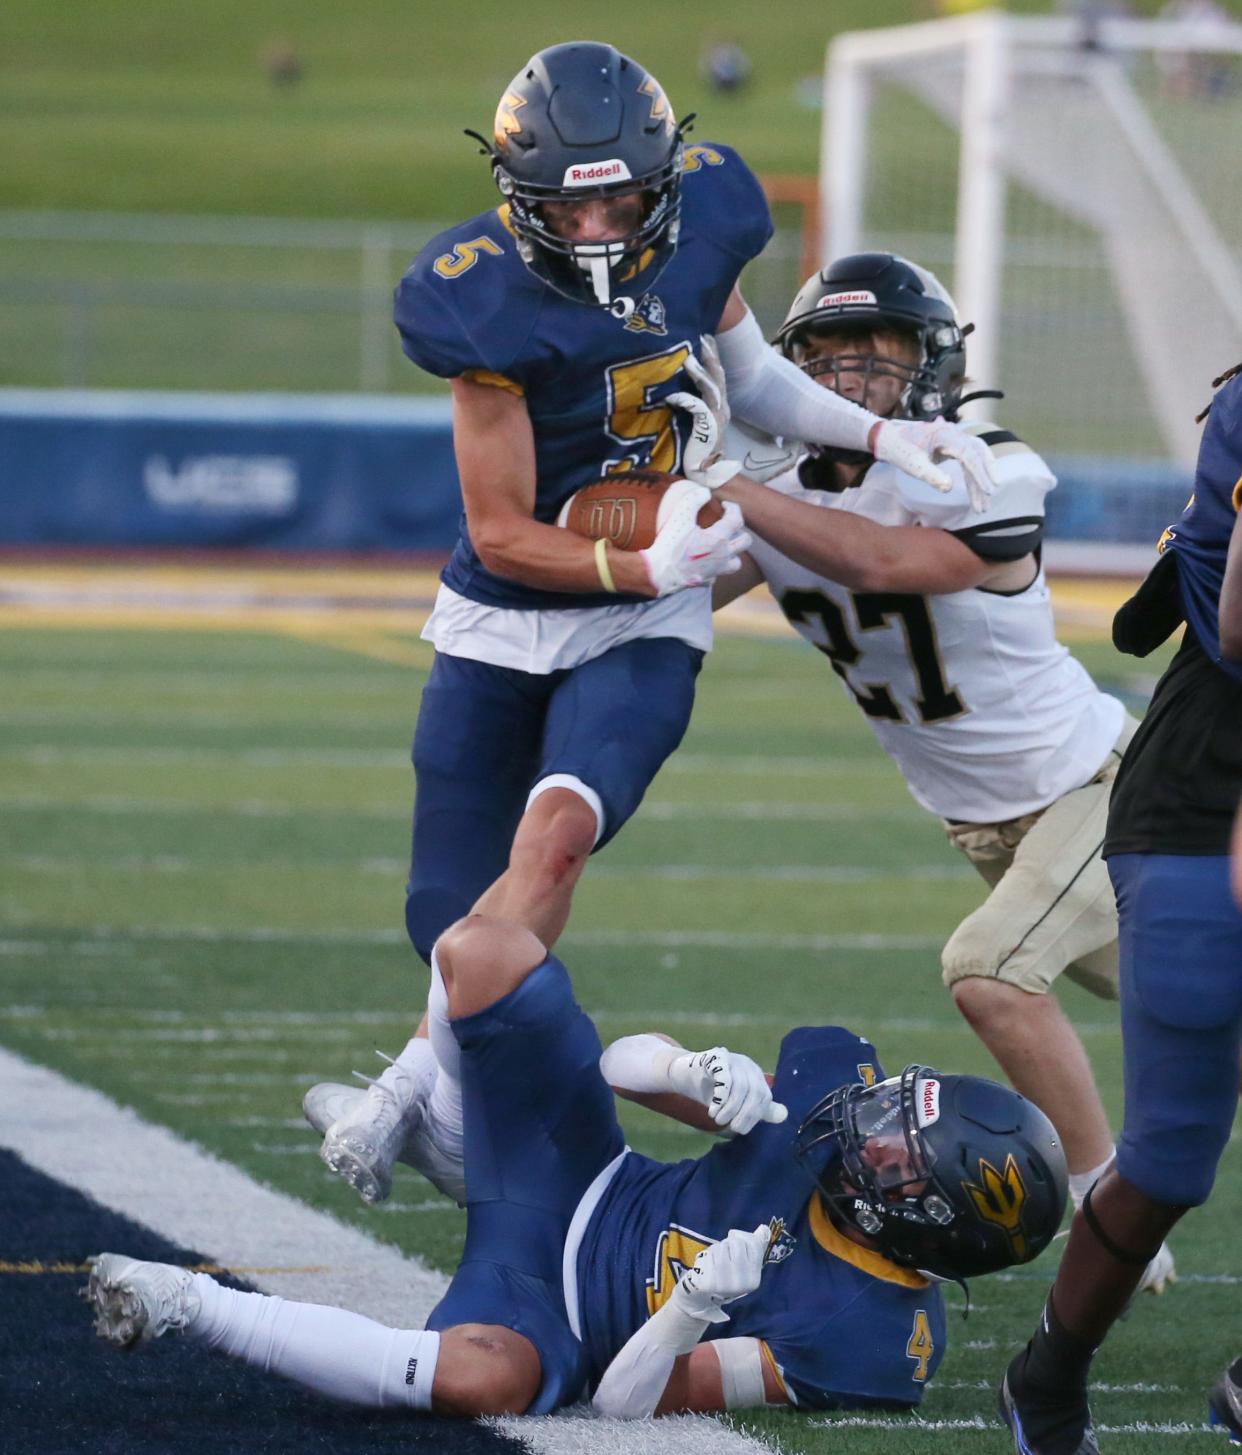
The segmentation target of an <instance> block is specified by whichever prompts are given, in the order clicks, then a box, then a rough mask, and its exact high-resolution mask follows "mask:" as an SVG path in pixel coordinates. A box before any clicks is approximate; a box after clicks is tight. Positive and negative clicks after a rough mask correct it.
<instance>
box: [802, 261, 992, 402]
mask: <svg viewBox="0 0 1242 1455" xmlns="http://www.w3.org/2000/svg"><path fill="white" fill-rule="evenodd" d="M876 328H891V329H896V330H898V331H899V332H902V333H907V334H909V335H910V336H911V337H912V338H913V340H914V341H915V344H916V347H917V351H918V362H917V363H915V364H914V365H911V366H907V365H905V364H899V363H896V362H895V361H891V360H887V359H875V358H872V357H870V356H868V355H858V354H841V355H838V356H837V357H836V358H834V359H819V360H811V361H806V359H805V354H806V345H807V342H808V340H809V338H810V337H811V335H813V334H815V333H817V332H820V331H825V332H826V331H832V332H834V333H835V332H846V333H848V332H849V331H851V330H853V329H857V330H858V331H859V332H864V331H865V332H868V333H869V332H870V331H871V330H872V329H876ZM968 332H969V329H966V330H963V329H962V328H961V326H960V325H959V324H958V321H957V309H956V307H955V305H954V303H953V299H952V298H951V297H950V296H949V294H948V292H947V291H946V290H945V288H944V287H943V285H942V284H941V283H940V281H939V279H937V278H936V276H935V274H933V273H929V272H928V271H927V269H926V268H920V267H919V266H918V265H917V264H916V263H911V262H909V261H908V260H907V259H906V258H899V257H897V256H896V255H895V254H893V253H854V254H852V255H851V256H849V257H845V258H838V259H837V260H836V262H834V263H830V264H829V265H828V267H826V268H821V269H820V271H819V272H818V273H813V274H812V275H811V277H809V278H808V279H807V280H806V282H805V283H804V284H803V285H802V287H801V288H799V289H798V292H797V295H796V297H795V298H794V301H793V302H792V303H791V304H790V306H789V312H788V313H787V314H786V315H785V322H784V323H783V324H781V327H780V330H779V332H778V333H777V335H776V339H775V343H776V345H777V347H778V348H779V349H780V351H781V352H782V353H783V354H784V355H785V357H786V358H787V359H792V360H793V362H794V363H795V364H797V365H798V366H799V367H800V368H803V369H805V370H806V372H807V373H808V374H811V375H816V374H823V373H830V372H832V371H834V370H837V369H840V368H843V367H844V368H847V369H849V370H850V371H851V372H854V371H857V372H860V373H864V374H888V375H891V376H892V377H894V378H898V379H901V380H902V381H903V383H904V384H905V388H904V390H903V391H902V395H901V399H900V401H899V403H898V405H897V408H896V410H895V411H894V414H895V416H896V417H897V418H899V419H935V418H937V416H943V417H944V418H945V419H956V417H957V409H958V406H959V405H960V404H961V402H962V400H961V392H962V385H963V384H964V382H965V374H966V346H965V343H964V339H965V335H966V333H968Z"/></svg>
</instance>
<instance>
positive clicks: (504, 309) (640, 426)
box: [395, 145, 772, 608]
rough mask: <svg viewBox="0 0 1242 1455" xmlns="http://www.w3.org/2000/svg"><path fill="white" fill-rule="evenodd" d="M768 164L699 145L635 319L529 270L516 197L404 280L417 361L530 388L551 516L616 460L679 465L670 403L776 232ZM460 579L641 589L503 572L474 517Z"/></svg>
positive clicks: (537, 601)
mask: <svg viewBox="0 0 1242 1455" xmlns="http://www.w3.org/2000/svg"><path fill="white" fill-rule="evenodd" d="M771 232H772V223H771V219H770V217H769V214H768V207H767V203H766V201H765V199H764V196H763V192H762V190H761V189H760V187H759V184H758V182H757V181H756V179H755V177H754V175H753V174H752V173H751V172H750V170H749V169H748V168H747V166H746V164H745V163H744V162H743V161H742V160H741V158H740V157H738V156H737V154H736V153H735V152H733V151H731V150H730V149H729V148H728V147H725V146H716V145H712V146H701V145H692V146H687V147H686V150H685V162H684V176H683V179H682V213H681V232H680V236H679V239H678V243H677V248H676V251H675V252H674V254H673V257H672V259H671V261H670V262H669V264H668V266H667V267H666V268H665V269H664V270H663V271H662V272H661V273H660V274H659V276H658V277H656V278H654V279H653V280H652V282H651V284H650V287H648V286H646V285H645V284H644V281H643V273H642V271H641V270H640V271H638V272H637V273H635V275H634V277H633V280H632V289H633V297H632V302H633V305H634V306H633V311H632V312H630V313H629V316H628V317H620V316H617V315H616V314H614V313H612V312H609V311H608V310H606V309H604V308H596V307H591V306H589V305H586V304H583V303H575V302H573V301H571V300H570V299H567V298H564V297H562V296H561V295H560V294H559V293H557V292H556V291H555V290H554V289H552V288H550V287H548V286H547V285H546V284H545V283H543V282H541V281H540V280H539V279H538V278H536V277H535V275H534V274H533V273H531V272H530V271H529V269H527V267H526V266H525V264H524V263H523V262H522V260H521V258H520V257H519V256H518V253H517V243H516V239H515V237H514V235H513V233H512V231H511V230H510V228H509V226H508V219H507V211H506V208H505V207H501V208H499V209H497V210H494V211H491V212H485V213H481V214H480V215H479V216H477V217H473V218H471V219H470V220H469V221H468V222H463V223H461V224H460V225H459V226H457V227H454V228H450V229H449V230H448V231H447V232H444V233H441V234H440V236H439V237H437V238H435V239H433V240H432V241H431V242H430V243H429V244H428V245H427V247H425V248H424V249H423V251H422V252H421V253H420V254H419V255H418V257H417V258H416V259H415V261H414V263H413V265H412V266H411V268H410V270H409V272H407V273H406V275H405V277H404V278H403V279H402V280H401V283H400V285H399V286H398V288H397V294H396V308H395V316H396V322H397V327H398V329H399V330H400V332H401V340H402V345H403V347H404V349H405V352H406V353H407V354H408V355H409V357H410V358H411V359H413V360H414V362H415V363H416V364H418V365H420V366H421V367H422V368H424V369H426V370H428V371H429V372H430V373H432V374H437V375H439V376H440V377H441V378H445V379H453V378H458V377H462V376H464V377H466V378H473V379H477V380H480V381H482V382H485V383H490V384H492V385H495V386H496V387H497V388H502V389H508V390H510V391H512V392H514V393H517V394H519V395H521V396H522V397H523V398H524V399H525V402H526V407H527V410H528V411H529V413H530V418H531V423H532V425H533V427H534V436H535V473H536V496H535V512H534V513H535V518H536V519H537V520H540V521H544V522H550V521H554V520H555V519H556V515H557V512H558V511H559V509H560V507H561V505H562V504H563V503H564V502H565V500H566V499H568V497H569V496H570V495H572V494H573V492H574V491H575V490H578V489H580V488H581V487H582V486H583V485H587V484H590V483H591V482H592V481H594V480H597V479H599V477H600V476H601V475H603V474H605V473H606V472H609V471H614V470H621V469H639V468H651V469H656V470H665V471H675V470H676V469H677V466H678V464H679V463H680V459H681V438H680V436H679V434H678V428H679V426H678V424H677V423H676V419H675V416H676V411H675V410H674V409H673V408H671V407H669V406H667V405H662V404H661V402H660V401H661V400H662V399H663V397H664V396H665V395H667V394H670V393H672V392H674V391H675V390H677V389H687V388H690V389H692V388H693V384H692V383H691V381H690V380H689V379H688V377H687V376H686V374H685V372H684V369H683V366H684V364H685V361H686V359H687V357H688V356H689V355H690V354H691V352H697V351H698V349H699V340H700V338H701V336H702V335H703V334H705V333H714V332H715V330H716V327H717V325H718V324H719V322H720V315H721V313H722V312H723V311H724V306H725V303H726V301H727V299H728V297H729V294H730V292H731V291H732V289H733V286H734V284H735V283H736V282H737V279H738V275H739V274H740V273H741V271H742V268H743V267H744V266H745V264H746V263H747V262H749V261H750V259H751V258H753V257H754V256H755V255H756V254H757V253H758V252H760V251H761V250H762V248H763V247H764V245H765V244H766V242H767V240H768V238H769V237H770V236H771ZM443 579H444V582H445V584H446V585H447V586H449V587H451V588H452V589H453V590H454V591H456V592H457V593H458V594H460V595H462V596H466V597H469V598H470V599H471V600H473V601H478V602H482V603H483V604H484V605H488V606H506V607H527V608H551V607H560V608H564V607H588V606H602V605H607V606H613V605H616V604H617V602H618V600H619V599H620V600H627V599H628V600H641V599H643V598H640V597H628V598H627V597H620V598H619V597H618V596H616V595H610V594H607V593H603V592H601V593H597V594H585V593H580V592H557V591H542V590H538V589H536V588H533V587H528V586H523V585H520V584H519V583H517V582H514V581H510V580H507V579H505V578H504V577H500V576H496V575H494V574H493V573H492V572H490V571H488V570H487V569H486V568H485V567H484V566H483V564H482V563H481V562H480V560H479V558H478V556H477V554H476V553H475V551H474V548H473V546H472V545H471V543H470V537H469V534H468V532H467V530H466V523H465V519H464V517H463V520H462V525H461V539H460V541H459V542H458V545H457V548H456V550H455V551H454V553H453V556H452V558H451V560H450V561H449V564H448V565H447V567H446V568H445V571H444V576H443Z"/></svg>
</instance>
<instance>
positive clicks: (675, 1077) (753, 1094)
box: [668, 1046, 789, 1137]
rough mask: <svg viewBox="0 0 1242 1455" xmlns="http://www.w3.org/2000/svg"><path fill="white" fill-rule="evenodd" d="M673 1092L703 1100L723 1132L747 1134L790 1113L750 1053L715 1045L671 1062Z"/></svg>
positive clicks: (670, 1077) (682, 1055)
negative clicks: (775, 1098)
mask: <svg viewBox="0 0 1242 1455" xmlns="http://www.w3.org/2000/svg"><path fill="white" fill-rule="evenodd" d="M668 1079H669V1081H670V1082H671V1083H672V1087H673V1090H674V1091H679V1092H680V1093H681V1094H682V1096H688V1097H689V1098H690V1099H691V1100H692V1101H697V1102H700V1103H701V1104H702V1105H703V1106H705V1107H706V1108H707V1111H708V1114H709V1115H710V1117H711V1119H712V1121H714V1122H715V1123H716V1125H717V1126H718V1127H719V1128H720V1129H721V1131H725V1132H732V1133H733V1135H734V1136H737V1137H744V1136H745V1135H746V1133H747V1132H749V1131H750V1130H751V1128H752V1127H755V1126H758V1124H759V1123H760V1122H774V1123H779V1122H783V1121H784V1120H785V1118H786V1117H787V1116H788V1115H789V1112H788V1110H787V1109H786V1108H785V1107H783V1106H782V1105H781V1104H780V1102H779V1101H773V1100H772V1088H771V1087H770V1086H769V1085H768V1078H767V1077H766V1076H765V1075H764V1074H763V1070H762V1068H761V1067H759V1066H757V1065H756V1064H755V1062H754V1061H752V1060H751V1059H750V1057H749V1056H743V1055H741V1053H740V1052H738V1051H730V1050H728V1049H727V1048H726V1047H724V1046H713V1047H712V1048H711V1050H710V1051H684V1052H683V1053H682V1054H681V1055H680V1056H674V1058H673V1059H672V1060H671V1061H670V1062H669V1067H668Z"/></svg>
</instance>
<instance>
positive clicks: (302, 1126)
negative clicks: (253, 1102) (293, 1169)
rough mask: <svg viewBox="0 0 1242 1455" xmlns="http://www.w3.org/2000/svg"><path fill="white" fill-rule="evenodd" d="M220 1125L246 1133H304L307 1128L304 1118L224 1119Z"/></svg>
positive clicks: (252, 1117) (251, 1117)
mask: <svg viewBox="0 0 1242 1455" xmlns="http://www.w3.org/2000/svg"><path fill="white" fill-rule="evenodd" d="M220 1125H221V1126H223V1127H240V1128H243V1129H245V1130H246V1131H251V1130H257V1131H262V1130H265V1129H271V1130H273V1131H275V1130H279V1131H285V1132H304V1131H305V1130H306V1128H307V1122H306V1118H305V1117H254V1116H249V1117H226V1118H225V1119H224V1120H223V1121H222V1122H221V1123H220Z"/></svg>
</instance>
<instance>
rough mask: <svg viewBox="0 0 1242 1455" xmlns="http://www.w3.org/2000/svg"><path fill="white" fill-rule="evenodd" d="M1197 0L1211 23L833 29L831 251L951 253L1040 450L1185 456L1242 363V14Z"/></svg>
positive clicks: (1184, 464) (826, 225) (978, 362)
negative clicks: (1226, 377)
mask: <svg viewBox="0 0 1242 1455" xmlns="http://www.w3.org/2000/svg"><path fill="white" fill-rule="evenodd" d="M1182 4H1183V7H1184V9H1185V11H1186V13H1187V15H1189V14H1190V13H1191V9H1192V5H1193V10H1194V13H1195V14H1197V15H1198V16H1199V18H1197V19H1195V18H1186V19H1181V20H1159V21H1142V20H1132V19H1105V18H1101V19H1098V20H1096V21H1095V22H1094V23H1087V22H1084V21H1083V20H1082V19H1078V18H1073V17H1068V16H1061V17H1023V16H1012V15H1005V14H1001V13H999V12H997V11H982V12H978V13H975V14H971V15H966V16H959V17H954V18H950V19H946V20H937V21H929V22H925V23H922V24H916V25H907V26H898V27H894V28H891V29H878V30H870V31H860V32H853V33H849V34H845V35H841V36H839V37H837V38H836V39H835V40H834V41H833V42H832V43H831V44H830V46H829V48H828V55H827V63H826V70H825V97H824V101H825V104H824V111H823V141H822V151H821V174H820V200H821V209H822V216H821V235H822V237H823V238H824V240H825V246H824V251H825V253H826V255H827V256H840V255H841V254H843V253H848V252H855V251H859V250H861V249H869V248H881V249H888V250H892V251H896V252H900V253H904V254H906V255H907V256H910V257H912V258H914V259H915V260H916V261H918V262H921V263H923V264H925V265H926V266H928V267H930V268H932V269H933V270H934V271H935V272H937V273H938V274H939V275H940V276H941V277H942V279H943V280H944V282H945V283H946V284H947V285H948V286H949V287H950V288H951V289H952V290H953V292H954V294H955V297H956V299H957V302H958V305H959V311H960V313H961V316H962V319H963V321H964V322H973V323H974V324H975V326H976V332H975V333H974V334H973V335H972V337H971V338H970V341H969V361H970V372H971V376H972V378H973V379H974V380H975V381H976V382H977V383H978V384H979V385H981V386H993V385H995V386H997V387H1000V388H1003V389H1004V390H1005V391H1006V394H1007V396H1008V397H1007V399H1006V402H1005V403H1004V404H1003V405H1001V406H999V408H998V409H996V412H997V413H999V415H1000V417H1001V418H1002V419H1003V420H1004V421H1005V422H1006V423H1007V424H1009V425H1010V426H1011V427H1013V428H1016V429H1019V430H1020V431H1021V432H1023V433H1025V434H1027V435H1028V436H1029V437H1030V439H1031V442H1032V443H1033V444H1035V445H1036V447H1037V448H1039V449H1041V450H1042V451H1044V452H1045V453H1049V454H1052V455H1058V454H1059V455H1061V456H1063V457H1065V456H1071V457H1084V458H1087V457H1089V458H1092V459H1097V460H1102V459H1110V458H1111V459H1113V460H1116V461H1122V460H1124V461H1128V462H1139V463H1140V464H1143V463H1144V462H1145V463H1146V465H1149V466H1154V465H1155V464H1156V463H1157V462H1161V461H1163V462H1166V463H1167V464H1169V465H1171V466H1173V467H1176V472H1177V473H1184V471H1185V470H1186V469H1188V468H1189V467H1190V466H1191V465H1192V464H1193V461H1194V456H1195V452H1196V449H1197V446H1198V439H1199V429H1198V427H1197V426H1196V425H1195V423H1194V416H1195V415H1196V414H1197V413H1198V411H1199V410H1200V409H1201V408H1202V406H1203V404H1204V403H1205V402H1206V400H1207V398H1208V397H1209V394H1210V386H1211V380H1212V378H1213V376H1214V375H1217V374H1219V373H1220V372H1221V371H1222V370H1224V369H1225V368H1227V367H1229V366H1230V365H1232V364H1234V363H1236V362H1237V361H1238V360H1239V359H1240V358H1242V26H1240V25H1237V24H1235V23H1233V22H1232V21H1230V20H1228V19H1227V18H1225V17H1224V16H1223V15H1222V14H1220V13H1219V12H1216V11H1215V10H1214V8H1213V7H1212V6H1211V4H1210V3H1209V4H1206V5H1205V4H1203V3H1202V0H1182ZM985 407H986V408H987V409H988V410H989V412H992V410H993V409H994V408H995V406H992V405H991V404H989V405H987V406H985ZM1140 473H1141V470H1140Z"/></svg>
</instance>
